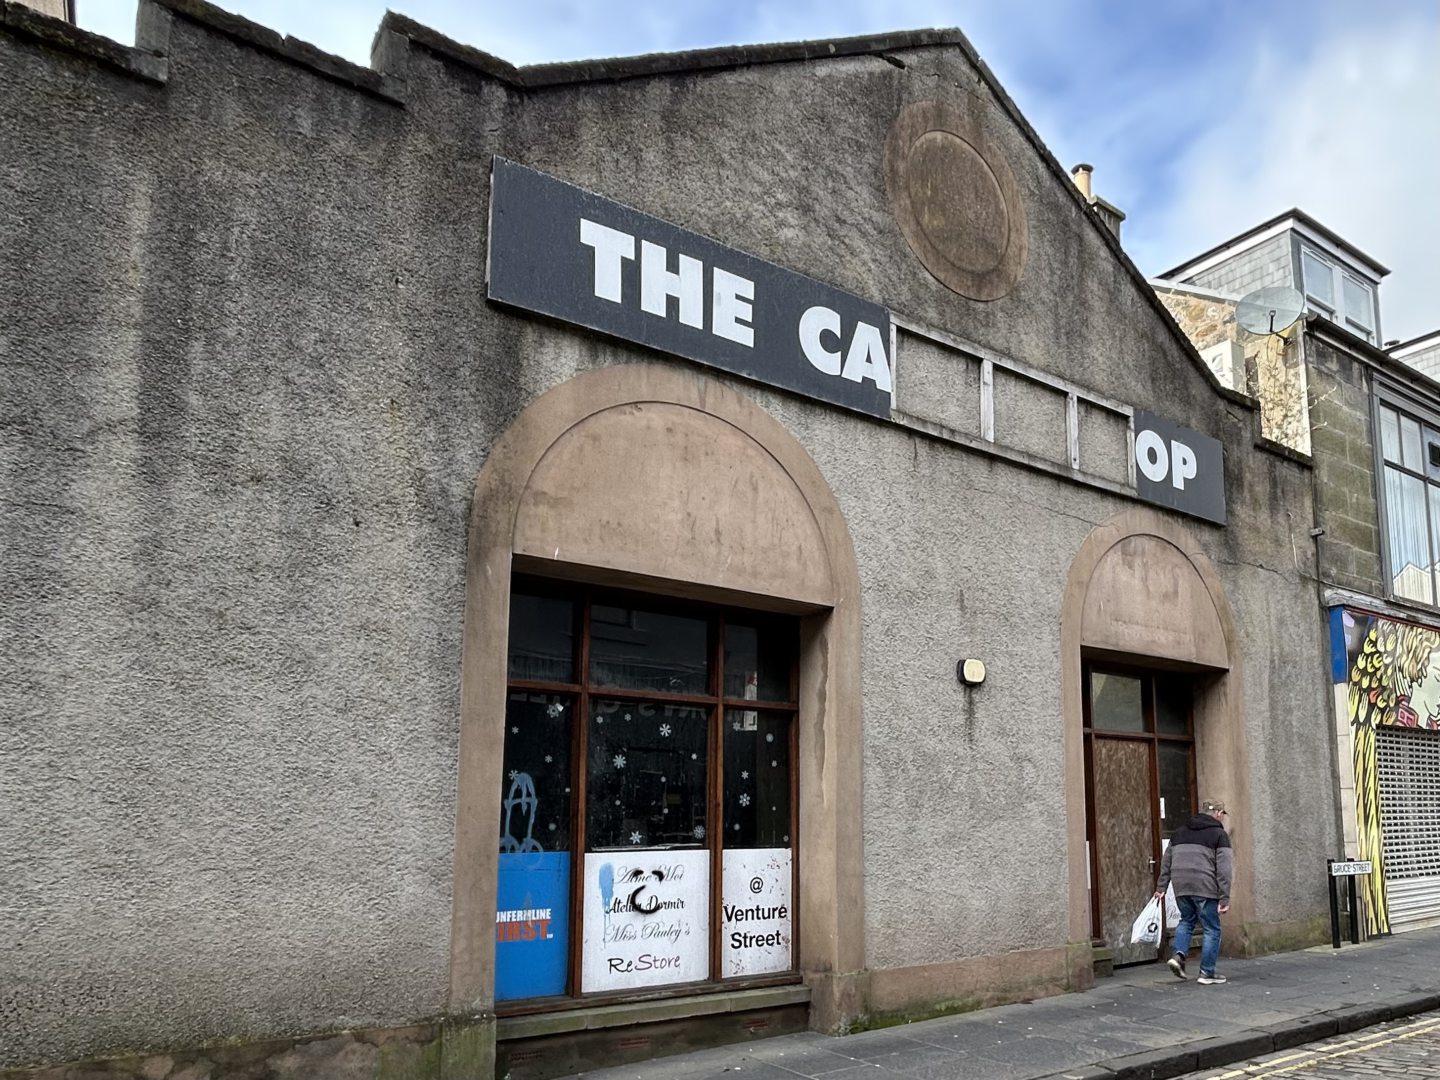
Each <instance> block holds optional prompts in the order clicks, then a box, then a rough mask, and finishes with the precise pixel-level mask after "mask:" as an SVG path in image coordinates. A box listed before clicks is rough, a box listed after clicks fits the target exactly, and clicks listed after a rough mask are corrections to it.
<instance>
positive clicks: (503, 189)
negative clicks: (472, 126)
mask: <svg viewBox="0 0 1440 1080" xmlns="http://www.w3.org/2000/svg"><path fill="white" fill-rule="evenodd" d="M756 213H757V214H763V213H764V208H763V207H756ZM488 278H489V297H490V299H491V300H496V301H499V302H500V303H504V304H511V305H514V306H515V307H518V308H524V309H525V310H527V311H534V312H538V313H540V314H542V315H548V316H551V317H552V318H556V319H560V320H563V321H565V322H568V323H573V324H575V325H578V326H584V327H587V328H589V329H591V330H596V331H599V332H601V333H604V334H609V335H612V336H614V337H617V338H622V339H624V340H625V341H633V342H637V343H639V344H641V345H647V346H649V347H650V348H653V349H659V350H661V351H663V352H667V353H673V354H674V355H676V356H683V357H686V358H687V359H690V360H694V361H696V362H698V363H701V364H706V365H708V366H710V367H714V368H720V369H721V370H724V371H728V372H732V373H733V374H736V375H742V376H744V377H745V378H747V379H754V380H756V381H757V382H762V383H767V384H769V385H771V386H779V387H783V388H784V389H786V390H792V391H795V392H796V393H800V394H804V395H806V396H807V397H812V398H818V399H819V400H821V401H826V402H830V403H832V404H835V405H840V406H843V407H845V408H847V409H855V410H858V411H860V412H864V413H869V414H870V415H872V416H879V417H889V415H890V405H891V393H892V391H891V387H892V380H891V366H890V365H891V359H892V358H891V357H890V355H889V353H890V313H889V311H887V310H886V309H885V308H884V307H882V306H881V305H879V304H874V303H870V302H868V301H865V300H862V299H860V298H859V297H857V296H853V295H851V294H850V293H846V292H842V291H840V290H839V289H835V288H832V287H831V286H829V285H825V284H824V283H822V282H819V281H816V280H814V279H813V278H809V277H806V276H805V275H803V274H797V273H795V272H793V271H791V270H786V269H784V268H783V267H779V266H776V265H775V264H774V263H769V262H765V261H764V260H763V259H757V258H755V257H754V256H752V255H746V254H745V253H744V252H741V251H736V250H735V249H734V248H730V247H726V246H724V245H723V244H718V243H716V242H715V241H714V240H710V239H707V238H706V237H704V236H700V235H698V234H696V233H693V232H689V231H687V230H685V229H681V228H678V227H677V226H675V225H671V224H670V223H669V222H666V221H662V220H660V219H659V218H656V217H651V216H650V215H649V214H642V213H641V212H640V211H638V210H632V209H631V208H630V207H628V206H624V205H622V204H620V203H617V202H614V201H612V200H610V199H606V198H602V197H601V196H599V195H595V194H592V193H591V192H588V191H584V190H582V189H581V188H578V187H575V186H573V185H571V184H567V183H565V182H564V181H562V180H557V179H556V178H555V177H553V176H547V175H546V174H545V173H542V172H537V171H536V170H534V169H530V168H526V167H525V166H523V165H517V164H515V163H514V162H513V161H507V160H505V159H504V158H500V157H497V158H495V159H494V166H493V172H492V177H491V188H490V249H489V270H488Z"/></svg>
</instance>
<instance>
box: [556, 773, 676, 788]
mask: <svg viewBox="0 0 1440 1080" xmlns="http://www.w3.org/2000/svg"><path fill="white" fill-rule="evenodd" d="M660 783H662V784H663V783H665V777H663V776H662V777H660ZM565 790H566V791H569V790H570V789H569V788H566V789H565Z"/></svg>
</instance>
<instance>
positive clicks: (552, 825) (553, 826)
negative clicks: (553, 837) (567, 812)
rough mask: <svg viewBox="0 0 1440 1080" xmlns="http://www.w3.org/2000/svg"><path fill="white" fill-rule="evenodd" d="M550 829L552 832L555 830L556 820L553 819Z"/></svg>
mask: <svg viewBox="0 0 1440 1080" xmlns="http://www.w3.org/2000/svg"><path fill="white" fill-rule="evenodd" d="M550 831H551V832H554V831H555V822H553V821H552V822H550Z"/></svg>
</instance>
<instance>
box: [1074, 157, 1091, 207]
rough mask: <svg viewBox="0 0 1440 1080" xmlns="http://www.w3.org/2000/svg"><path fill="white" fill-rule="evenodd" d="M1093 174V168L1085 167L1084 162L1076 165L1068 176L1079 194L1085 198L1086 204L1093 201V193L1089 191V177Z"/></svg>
mask: <svg viewBox="0 0 1440 1080" xmlns="http://www.w3.org/2000/svg"><path fill="white" fill-rule="evenodd" d="M1094 172H1095V166H1093V165H1087V164H1085V163H1084V162H1082V163H1080V164H1079V165H1076V166H1075V167H1074V168H1073V169H1071V170H1070V175H1071V176H1072V177H1073V178H1074V179H1075V186H1076V187H1078V188H1079V189H1080V194H1081V195H1084V196H1085V201H1086V202H1093V201H1094V200H1095V193H1094V192H1093V191H1092V190H1091V186H1090V181H1091V176H1092V174H1093V173H1094Z"/></svg>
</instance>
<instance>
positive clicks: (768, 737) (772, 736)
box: [765, 731, 775, 742]
mask: <svg viewBox="0 0 1440 1080" xmlns="http://www.w3.org/2000/svg"><path fill="white" fill-rule="evenodd" d="M765 741H766V742H774V741H775V733H774V732H773V731H767V732H766V733H765Z"/></svg>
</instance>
